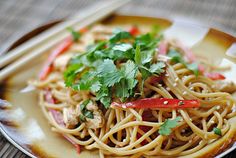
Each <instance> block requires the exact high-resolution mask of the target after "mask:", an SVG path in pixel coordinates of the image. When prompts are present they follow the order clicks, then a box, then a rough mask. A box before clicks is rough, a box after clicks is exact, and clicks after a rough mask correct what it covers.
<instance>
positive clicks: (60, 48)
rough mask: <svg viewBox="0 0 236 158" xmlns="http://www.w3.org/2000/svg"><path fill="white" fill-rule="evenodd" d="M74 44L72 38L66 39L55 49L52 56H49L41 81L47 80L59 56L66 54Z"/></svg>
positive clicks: (40, 74) (42, 71) (40, 77)
mask: <svg viewBox="0 0 236 158" xmlns="http://www.w3.org/2000/svg"><path fill="white" fill-rule="evenodd" d="M72 44H73V40H72V38H71V37H68V38H66V39H65V40H64V41H62V42H61V43H60V44H59V45H58V46H57V47H56V48H55V49H53V50H52V52H51V54H50V55H49V57H48V59H47V61H46V63H45V64H44V66H43V69H42V70H41V72H40V73H39V79H40V80H45V79H46V77H47V76H48V74H49V73H50V72H51V71H52V63H53V61H54V60H55V59H56V57H57V56H59V55H60V54H62V53H64V52H65V51H66V50H68V49H69V48H70V46H71V45H72Z"/></svg>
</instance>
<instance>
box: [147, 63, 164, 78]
mask: <svg viewBox="0 0 236 158" xmlns="http://www.w3.org/2000/svg"><path fill="white" fill-rule="evenodd" d="M165 66H166V65H165V63H163V62H158V63H156V64H152V65H151V67H150V69H149V71H150V72H151V73H153V74H156V75H160V74H161V73H163V72H165V70H164V68H165Z"/></svg>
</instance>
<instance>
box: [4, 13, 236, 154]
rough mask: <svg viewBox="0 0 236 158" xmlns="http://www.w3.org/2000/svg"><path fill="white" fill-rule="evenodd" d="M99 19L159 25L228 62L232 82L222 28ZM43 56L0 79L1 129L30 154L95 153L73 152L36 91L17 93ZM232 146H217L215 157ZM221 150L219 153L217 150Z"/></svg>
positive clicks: (234, 52)
mask: <svg viewBox="0 0 236 158" xmlns="http://www.w3.org/2000/svg"><path fill="white" fill-rule="evenodd" d="M101 23H103V24H106V25H116V26H122V25H131V24H137V25H138V26H141V27H150V26H152V25H153V24H155V25H159V26H160V28H161V30H162V31H163V33H164V34H165V36H168V37H174V38H179V39H180V40H182V41H183V42H184V43H185V44H186V45H187V46H189V47H192V49H193V51H194V52H195V53H196V54H198V56H202V57H205V58H207V60H208V61H209V62H212V63H215V64H217V65H231V66H232V68H231V70H230V71H228V72H227V73H225V76H226V78H227V80H234V81H235V82H236V64H235V63H236V38H235V37H234V36H231V35H229V34H226V33H224V32H221V31H218V30H215V29H212V28H208V27H203V26H199V25H196V24H192V23H189V22H183V21H182V22H181V21H173V20H167V19H162V18H151V17H137V16H121V15H113V16H110V17H108V18H106V19H104V20H103V21H101ZM45 57H46V56H42V57H41V58H39V59H36V60H33V61H31V63H30V66H29V65H26V66H25V67H22V68H21V70H20V71H18V72H17V73H15V74H14V75H12V76H10V77H9V78H8V79H7V80H5V81H4V82H2V83H1V86H0V88H1V89H0V98H1V99H3V100H7V101H8V102H9V103H10V104H8V102H4V101H0V126H1V131H2V133H3V134H4V135H5V136H6V137H7V138H8V139H9V140H10V141H11V142H12V143H13V144H14V145H15V146H17V147H18V148H19V149H20V150H22V151H23V152H25V153H26V154H28V155H29V156H31V157H57V158H65V157H70V158H77V157H84V158H85V157H86V158H87V157H91V158H92V157H98V156H97V152H96V151H93V152H89V151H84V152H82V154H81V155H79V156H78V155H77V153H76V151H75V149H74V147H73V146H72V145H71V144H70V143H68V142H67V141H65V139H64V138H62V137H61V136H60V135H58V134H56V133H54V132H52V131H51V128H50V125H49V124H48V122H47V120H46V118H45V117H44V116H43V114H42V112H41V111H40V108H39V106H38V99H37V92H36V91H34V92H30V93H21V92H20V90H21V89H23V88H24V87H26V84H27V83H26V81H27V80H28V79H30V78H35V77H36V76H37V73H38V72H39V70H40V67H41V66H42V64H43V61H44V60H45ZM234 148H236V144H235V145H234V146H232V147H231V148H230V149H228V150H226V149H223V150H224V152H223V151H222V150H221V149H220V148H219V149H217V150H216V151H217V153H218V157H221V156H223V155H225V154H226V153H228V152H230V151H232V150H233V149H234ZM219 152H221V153H219Z"/></svg>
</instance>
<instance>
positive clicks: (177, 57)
mask: <svg viewBox="0 0 236 158" xmlns="http://www.w3.org/2000/svg"><path fill="white" fill-rule="evenodd" d="M168 56H169V57H171V61H172V62H175V63H182V64H183V65H185V66H186V67H187V69H189V70H191V71H192V72H193V73H194V75H195V76H198V75H199V70H198V64H197V63H187V62H186V61H185V60H184V59H183V57H182V56H181V54H180V53H179V52H177V51H176V50H174V49H170V51H169V52H168Z"/></svg>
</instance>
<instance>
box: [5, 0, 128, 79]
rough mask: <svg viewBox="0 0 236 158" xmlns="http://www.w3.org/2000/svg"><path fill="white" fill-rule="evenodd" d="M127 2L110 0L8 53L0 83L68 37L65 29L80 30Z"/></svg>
mask: <svg viewBox="0 0 236 158" xmlns="http://www.w3.org/2000/svg"><path fill="white" fill-rule="evenodd" d="M129 1H130V0H112V1H108V2H106V3H104V4H103V5H102V6H95V7H92V8H90V9H89V10H87V12H85V13H84V14H79V15H75V16H73V17H71V18H68V19H67V20H66V21H65V22H62V23H60V24H57V25H56V26H54V27H52V28H51V29H49V30H47V31H45V32H43V33H41V34H40V35H38V36H36V37H34V38H32V39H31V40H29V41H28V42H26V43H24V44H22V45H21V46H19V47H17V48H15V49H14V50H12V51H10V52H8V53H7V54H6V55H4V56H3V57H1V58H0V69H1V70H0V82H1V81H3V80H4V79H6V78H7V77H9V76H10V75H11V74H13V73H14V72H16V71H17V70H19V68H21V67H23V66H24V65H26V64H27V63H28V62H29V61H31V60H33V59H35V58H37V57H39V56H41V55H42V54H44V53H46V52H47V50H49V49H50V48H52V47H53V46H55V45H56V44H57V43H58V42H60V41H61V40H63V39H64V38H66V37H67V36H69V33H68V32H67V31H66V28H67V27H73V28H74V29H75V30H80V29H81V28H84V27H85V26H88V25H90V24H92V23H94V22H96V21H99V20H101V19H102V18H104V17H106V16H108V15H109V14H111V13H112V12H113V11H115V10H116V9H118V8H119V7H121V6H122V5H124V4H126V3H128V2H129Z"/></svg>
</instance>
